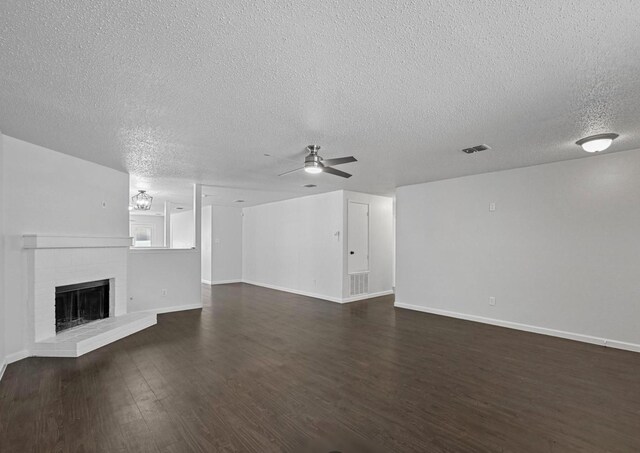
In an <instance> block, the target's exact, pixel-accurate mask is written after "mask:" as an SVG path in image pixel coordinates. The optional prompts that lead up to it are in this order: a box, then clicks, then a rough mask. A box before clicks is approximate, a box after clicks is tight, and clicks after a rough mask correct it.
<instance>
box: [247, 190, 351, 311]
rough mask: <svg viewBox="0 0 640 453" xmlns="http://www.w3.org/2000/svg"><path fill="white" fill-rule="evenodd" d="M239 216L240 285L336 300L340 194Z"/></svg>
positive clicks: (338, 293) (289, 202) (249, 210)
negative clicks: (251, 284) (240, 221)
mask: <svg viewBox="0 0 640 453" xmlns="http://www.w3.org/2000/svg"><path fill="white" fill-rule="evenodd" d="M243 211H244V217H243V219H244V222H243V260H242V266H243V279H244V280H245V281H246V282H248V283H254V284H259V285H263V286H269V287H274V288H280V289H285V290H289V291H294V292H298V293H302V294H307V295H312V296H315V297H320V298H324V299H329V300H334V301H341V300H342V267H343V266H342V262H343V247H342V236H343V234H342V232H343V193H342V191H336V192H331V193H325V194H320V195H313V196H308V197H302V198H295V199H293V200H286V201H281V202H276V203H268V204H264V205H259V206H253V207H249V208H245V209H244V210H243ZM336 233H339V235H338V236H336Z"/></svg>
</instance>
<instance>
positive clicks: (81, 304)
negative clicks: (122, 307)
mask: <svg viewBox="0 0 640 453" xmlns="http://www.w3.org/2000/svg"><path fill="white" fill-rule="evenodd" d="M108 317H109V280H97V281H93V282H85V283H78V284H74V285H66V286H57V287H56V333H58V332H61V331H63V330H66V329H70V328H72V327H75V326H79V325H81V324H86V323H88V322H91V321H96V320H98V319H103V318H108Z"/></svg>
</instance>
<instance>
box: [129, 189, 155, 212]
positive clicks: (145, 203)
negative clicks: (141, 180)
mask: <svg viewBox="0 0 640 453" xmlns="http://www.w3.org/2000/svg"><path fill="white" fill-rule="evenodd" d="M152 201H153V197H152V196H151V195H149V194H147V191H146V190H138V194H137V195H134V196H133V197H131V203H132V205H133V209H135V210H138V211H148V210H149V209H151V202H152Z"/></svg>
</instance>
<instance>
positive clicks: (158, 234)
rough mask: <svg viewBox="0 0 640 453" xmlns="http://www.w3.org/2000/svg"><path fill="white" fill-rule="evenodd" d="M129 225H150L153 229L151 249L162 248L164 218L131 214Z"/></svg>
mask: <svg viewBox="0 0 640 453" xmlns="http://www.w3.org/2000/svg"><path fill="white" fill-rule="evenodd" d="M129 223H130V225H151V227H152V228H153V235H152V236H151V247H164V216H157V215H141V214H133V213H131V214H130V215H129Z"/></svg>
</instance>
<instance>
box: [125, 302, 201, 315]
mask: <svg viewBox="0 0 640 453" xmlns="http://www.w3.org/2000/svg"><path fill="white" fill-rule="evenodd" d="M202 307H203V305H202V304H191V305H174V306H172V307H161V308H152V309H150V310H142V311H139V312H132V313H158V314H159V313H172V312H174V311H185V310H197V309H198V308H202Z"/></svg>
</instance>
